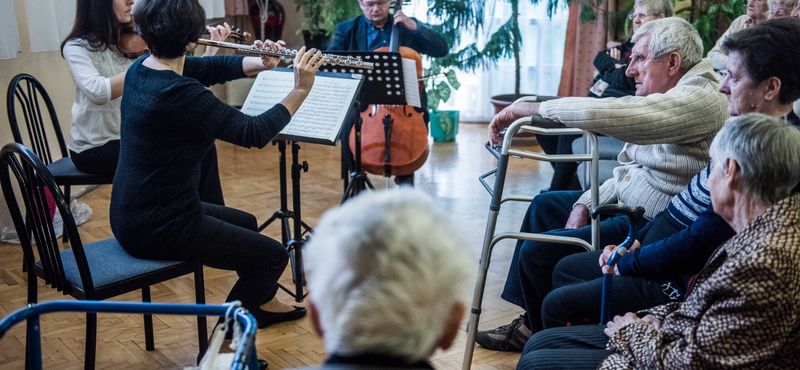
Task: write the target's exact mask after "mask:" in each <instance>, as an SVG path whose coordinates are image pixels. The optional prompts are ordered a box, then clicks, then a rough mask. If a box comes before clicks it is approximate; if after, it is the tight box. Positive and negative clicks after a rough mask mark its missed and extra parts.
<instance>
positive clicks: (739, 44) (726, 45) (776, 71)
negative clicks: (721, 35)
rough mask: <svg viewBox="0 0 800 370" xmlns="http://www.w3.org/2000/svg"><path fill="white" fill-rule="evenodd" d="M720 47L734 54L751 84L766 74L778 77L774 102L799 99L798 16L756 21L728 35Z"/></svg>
mask: <svg viewBox="0 0 800 370" xmlns="http://www.w3.org/2000/svg"><path fill="white" fill-rule="evenodd" d="M722 50H723V51H724V52H725V53H726V54H728V55H731V54H733V53H737V54H738V55H739V58H740V59H741V61H742V65H744V68H745V70H747V76H748V77H750V79H751V80H753V83H755V84H756V85H757V84H760V83H761V82H763V81H764V80H766V79H768V78H770V77H777V78H778V79H779V80H781V90H780V92H779V93H778V102H780V103H781V104H789V103H791V102H793V101H795V100H797V99H798V98H800V68H798V66H800V19H796V18H783V19H775V20H771V21H766V22H762V23H759V25H757V26H755V27H752V28H747V29H744V30H742V31H739V32H737V33H734V34H732V35H730V36H728V38H727V39H725V41H724V42H723V43H722Z"/></svg>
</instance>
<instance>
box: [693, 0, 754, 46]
mask: <svg viewBox="0 0 800 370" xmlns="http://www.w3.org/2000/svg"><path fill="white" fill-rule="evenodd" d="M746 10H747V0H701V1H699V2H697V3H694V2H693V4H692V6H691V7H690V8H684V9H682V10H681V11H679V12H678V15H680V16H683V17H684V18H686V20H688V21H690V22H691V23H692V26H694V29H696V30H697V32H698V33H699V34H700V38H701V39H702V40H703V55H705V54H707V53H708V51H709V50H711V48H713V47H714V44H716V42H717V39H719V37H720V36H722V34H723V33H724V30H723V29H724V28H725V27H727V26H728V24H729V23H730V21H732V20H734V19H736V18H737V17H739V16H740V15H742V14H744V13H745V11H746Z"/></svg>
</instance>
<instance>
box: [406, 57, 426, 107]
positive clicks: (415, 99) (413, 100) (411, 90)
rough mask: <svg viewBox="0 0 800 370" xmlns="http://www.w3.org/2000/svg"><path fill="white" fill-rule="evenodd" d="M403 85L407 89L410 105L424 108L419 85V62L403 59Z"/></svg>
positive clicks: (407, 100) (407, 98) (407, 99)
mask: <svg viewBox="0 0 800 370" xmlns="http://www.w3.org/2000/svg"><path fill="white" fill-rule="evenodd" d="M403 85H404V87H405V88H406V102H407V103H408V105H411V106H414V107H417V108H422V103H421V102H420V97H419V85H418V84H417V62H415V61H413V60H411V59H405V58H403Z"/></svg>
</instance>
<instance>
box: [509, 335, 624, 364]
mask: <svg viewBox="0 0 800 370" xmlns="http://www.w3.org/2000/svg"><path fill="white" fill-rule="evenodd" d="M604 328H605V326H600V325H585V326H571V327H563V328H553V329H547V330H544V331H540V332H538V333H536V334H534V335H533V337H531V339H530V340H528V343H527V344H525V349H523V350H522V356H520V359H519V362H518V363H517V370H541V369H553V370H555V369H570V370H583V369H586V370H594V369H597V367H598V366H599V365H600V363H601V362H603V360H605V358H606V357H608V356H610V355H611V354H612V353H613V352H611V351H609V350H606V343H608V336H606V334H605V333H603V329H604Z"/></svg>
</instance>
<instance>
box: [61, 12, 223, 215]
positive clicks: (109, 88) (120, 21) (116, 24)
mask: <svg viewBox="0 0 800 370" xmlns="http://www.w3.org/2000/svg"><path fill="white" fill-rule="evenodd" d="M133 3H134V1H133V0H78V2H77V6H76V8H77V10H76V15H75V24H74V25H73V27H72V31H71V32H70V33H69V35H68V36H67V37H66V38H65V39H64V41H63V42H62V44H61V55H62V56H63V57H64V59H65V60H66V61H67V65H68V66H69V70H70V72H71V73H72V79H73V81H75V102H74V103H73V104H72V125H71V126H70V137H71V140H70V143H69V145H68V147H69V151H70V158H72V161H73V163H74V164H75V167H77V168H78V169H79V170H81V171H83V172H86V173H90V174H96V175H109V176H112V175H114V173H115V171H116V169H117V161H118V157H119V139H120V121H121V117H120V101H121V99H119V97H120V96H121V95H122V91H123V85H124V80H125V72H126V71H127V70H128V67H130V66H131V64H132V63H133V59H130V58H128V57H125V56H124V55H123V53H121V52H120V49H119V47H118V42H119V40H120V32H122V31H123V30H124V29H126V27H127V25H129V24H130V23H131V20H132V17H131V10H132V7H133ZM208 31H209V33H210V34H211V39H212V40H225V38H227V37H228V35H229V34H230V32H231V30H230V27H228V25H227V23H226V24H225V26H224V27H223V26H217V27H214V28H209V29H208ZM216 52H217V48H207V49H206V54H204V56H211V55H214V54H216ZM203 163H204V165H203V174H202V176H203V181H202V182H201V185H200V188H199V191H200V194H201V197H202V198H203V200H204V201H207V202H211V203H214V204H220V205H221V204H223V197H222V188H221V186H220V181H219V171H218V169H217V154H216V148H215V147H213V146H212V147H211V149H210V150H209V152H208V155H207V156H206V157H205V158H204V162H203Z"/></svg>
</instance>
